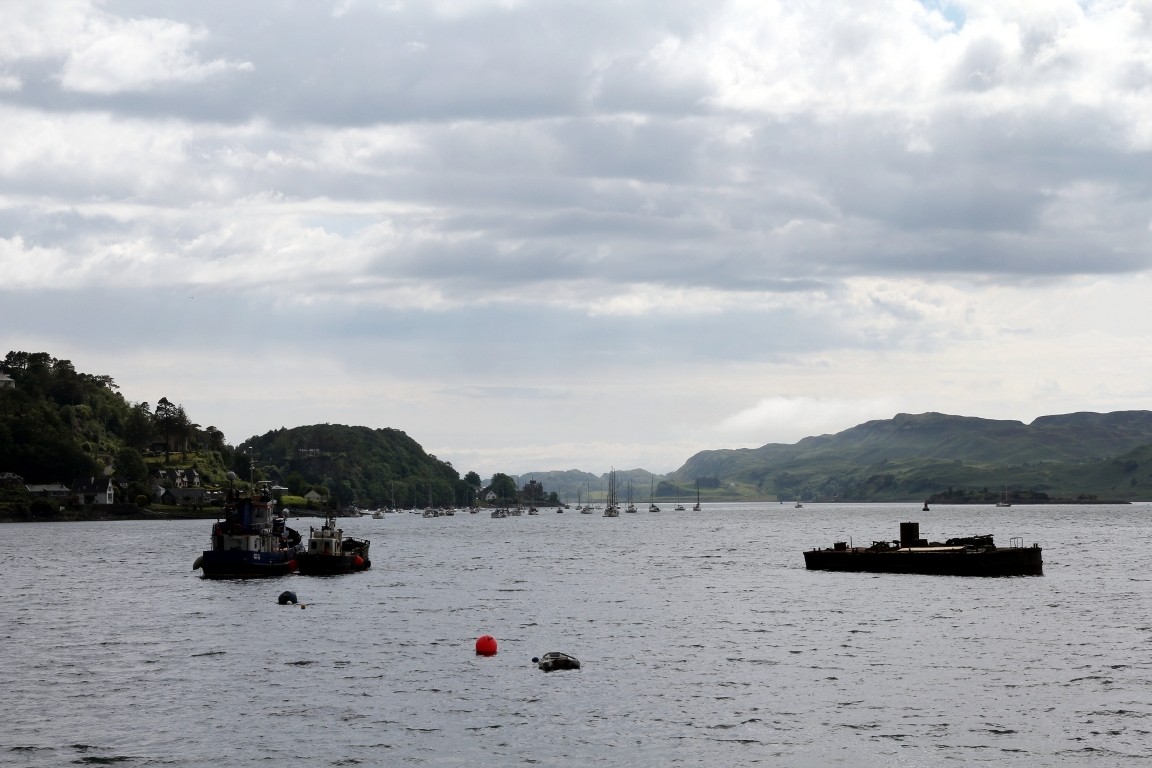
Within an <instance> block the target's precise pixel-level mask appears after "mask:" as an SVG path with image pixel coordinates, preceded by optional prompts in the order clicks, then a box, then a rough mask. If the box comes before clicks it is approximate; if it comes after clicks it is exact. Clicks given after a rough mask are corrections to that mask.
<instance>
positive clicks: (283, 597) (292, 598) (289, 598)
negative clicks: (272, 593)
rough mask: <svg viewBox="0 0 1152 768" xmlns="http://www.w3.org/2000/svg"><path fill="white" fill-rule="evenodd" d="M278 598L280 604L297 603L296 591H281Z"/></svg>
mask: <svg viewBox="0 0 1152 768" xmlns="http://www.w3.org/2000/svg"><path fill="white" fill-rule="evenodd" d="M277 600H278V601H279V603H280V605H288V603H292V605H296V593H295V592H281V593H280V597H279V598H277Z"/></svg>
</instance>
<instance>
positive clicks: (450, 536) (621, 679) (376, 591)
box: [0, 504, 1152, 766]
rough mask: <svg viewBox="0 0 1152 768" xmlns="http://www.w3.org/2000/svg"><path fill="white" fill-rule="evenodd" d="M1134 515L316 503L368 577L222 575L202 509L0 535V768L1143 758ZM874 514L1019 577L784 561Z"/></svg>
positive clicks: (1147, 612) (1148, 743) (1131, 761)
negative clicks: (334, 513) (993, 549)
mask: <svg viewBox="0 0 1152 768" xmlns="http://www.w3.org/2000/svg"><path fill="white" fill-rule="evenodd" d="M1150 515H1152V507H1149V506H1147V505H1133V506H1098V507H1055V506H1053V507H1032V506H1025V507H1012V508H1010V509H996V508H994V507H987V508H975V507H939V508H936V509H933V511H931V512H921V511H920V510H919V506H918V505H917V506H911V505H867V506H851V505H809V506H807V507H805V508H803V509H794V508H792V507H790V506H783V505H754V504H745V505H714V506H711V507H710V508H709V506H708V505H706V506H705V510H704V511H702V512H691V511H688V512H672V511H668V510H665V511H663V512H660V513H658V514H653V513H648V512H640V513H639V514H635V515H631V514H625V515H621V517H620V518H617V519H605V518H602V517H600V516H598V515H579V514H575V513H573V512H571V511H569V512H565V513H564V514H556V513H555V512H552V511H542V513H541V515H540V516H538V517H528V516H524V517H518V518H508V519H504V520H493V519H491V518H490V517H489V516H488V515H486V514H481V515H460V514H458V515H456V516H455V517H444V518H432V519H425V518H422V517H420V516H418V515H409V514H400V515H388V516H387V517H386V518H385V519H383V520H373V519H371V518H359V519H352V520H346V521H344V523H343V524H344V528H345V531H346V533H348V534H353V535H357V536H361V535H362V536H365V537H367V538H370V539H371V540H372V563H373V566H372V569H371V570H370V571H367V572H364V573H359V574H352V575H348V576H339V577H329V578H309V577H304V576H288V577H284V578H280V579H274V580H267V581H248V582H240V581H205V580H202V579H200V578H199V577H198V575H197V574H196V573H193V571H192V570H191V567H192V562H193V560H194V559H195V557H196V556H197V555H198V554H199V552H200V550H201V549H203V547H204V546H205V545H206V544H207V542H208V531H209V528H210V526H211V522H210V521H173V522H141V523H128V522H123V523H122V522H107V523H65V524H30V525H24V524H14V525H6V526H0V536H2V538H0V547H2V549H3V556H2V559H0V584H2V585H3V600H0V638H2V640H3V648H4V662H5V670H4V672H3V674H0V697H2V698H3V701H4V702H5V708H4V709H5V712H4V716H3V718H2V721H0V722H2V724H0V763H4V764H11V765H22V766H59V765H67V764H112V763H115V764H121V765H127V766H249V765H276V764H279V761H291V764H293V765H308V766H340V765H413V766H425V765H427V766H455V765H467V766H513V765H543V766H588V765H614V766H615V765H633V766H700V765H709V766H720V765H728V766H732V765H790V766H826V765H845V766H892V765H908V766H929V765H971V764H982V763H988V764H997V765H1000V764H1009V765H1028V766H1033V765H1035V766H1083V765H1091V764H1099V765H1113V766H1114V765H1148V764H1150V763H1152V758H1150V757H1149V755H1150V754H1152V598H1150V595H1149V581H1150V577H1149V575H1148V573H1149V565H1148V552H1149V547H1150V544H1152V542H1150V541H1149V539H1150V536H1149V527H1148V521H1149V516H1150ZM904 520H916V521H919V522H920V529H921V535H922V536H924V537H927V538H933V539H935V538H942V537H948V536H959V535H969V534H976V533H993V534H995V535H996V537H997V541H998V543H1002V544H1006V543H1007V541H1008V538H1009V537H1010V536H1023V537H1024V538H1025V540H1026V542H1027V543H1029V544H1030V543H1032V542H1034V541H1035V542H1038V543H1040V545H1041V546H1043V547H1044V548H1045V549H1044V560H1045V563H1044V566H1045V575H1044V576H1043V577H1034V578H1013V579H962V578H954V577H932V576H907V575H904V576H900V575H866V574H843V573H824V572H814V571H806V570H805V569H804V563H803V557H802V556H801V552H802V551H803V550H804V549H808V548H811V547H812V546H827V545H830V544H831V542H832V541H834V540H841V539H844V540H846V539H848V538H850V537H852V538H854V540H855V541H856V542H869V541H871V540H873V539H892V538H897V537H898V535H899V523H900V522H902V521H904ZM312 522H315V521H311V520H307V519H304V520H294V521H293V523H292V525H293V527H296V528H298V529H301V530H302V532H304V533H306V532H307V528H308V525H309V524H310V523H312ZM286 589H290V590H292V591H294V592H295V593H296V594H297V596H298V597H299V599H300V601H301V602H302V603H303V604H304V605H305V606H306V607H305V608H303V609H302V608H300V607H298V606H290V605H289V606H281V605H279V604H278V603H277V600H276V597H277V595H278V594H279V593H280V592H281V591H284V590H286ZM483 634H491V635H493V636H494V637H496V639H497V641H498V642H499V648H500V650H499V653H498V654H497V655H496V656H494V657H491V658H480V657H477V656H476V655H475V653H474V646H475V641H476V638H477V637H479V636H480V635H483ZM550 650H558V651H564V652H567V653H570V654H573V655H575V656H577V657H578V658H580V660H581V661H582V662H583V669H581V670H579V671H571V672H554V673H551V674H545V673H543V672H540V671H539V670H537V669H536V668H535V667H534V666H533V665H532V664H531V658H532V657H533V656H539V655H540V654H542V653H544V652H546V651H550Z"/></svg>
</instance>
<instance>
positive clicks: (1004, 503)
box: [996, 483, 1012, 507]
mask: <svg viewBox="0 0 1152 768" xmlns="http://www.w3.org/2000/svg"><path fill="white" fill-rule="evenodd" d="M996 506H998V507H1010V506H1012V502H1010V501H1008V483H1004V493H1002V494H1000V501H998V502H996Z"/></svg>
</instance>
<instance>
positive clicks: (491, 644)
mask: <svg viewBox="0 0 1152 768" xmlns="http://www.w3.org/2000/svg"><path fill="white" fill-rule="evenodd" d="M476 655H477V656H495V655H496V638H494V637H492V635H481V636H480V637H478V638H477V639H476Z"/></svg>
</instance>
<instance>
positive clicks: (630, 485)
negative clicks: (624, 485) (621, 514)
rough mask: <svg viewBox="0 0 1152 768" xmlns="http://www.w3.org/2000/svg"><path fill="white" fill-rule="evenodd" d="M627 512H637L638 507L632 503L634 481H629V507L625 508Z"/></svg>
mask: <svg viewBox="0 0 1152 768" xmlns="http://www.w3.org/2000/svg"><path fill="white" fill-rule="evenodd" d="M624 511H625V512H632V513H635V512H636V505H635V504H633V503H632V481H631V480H629V481H628V506H626V507H624Z"/></svg>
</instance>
